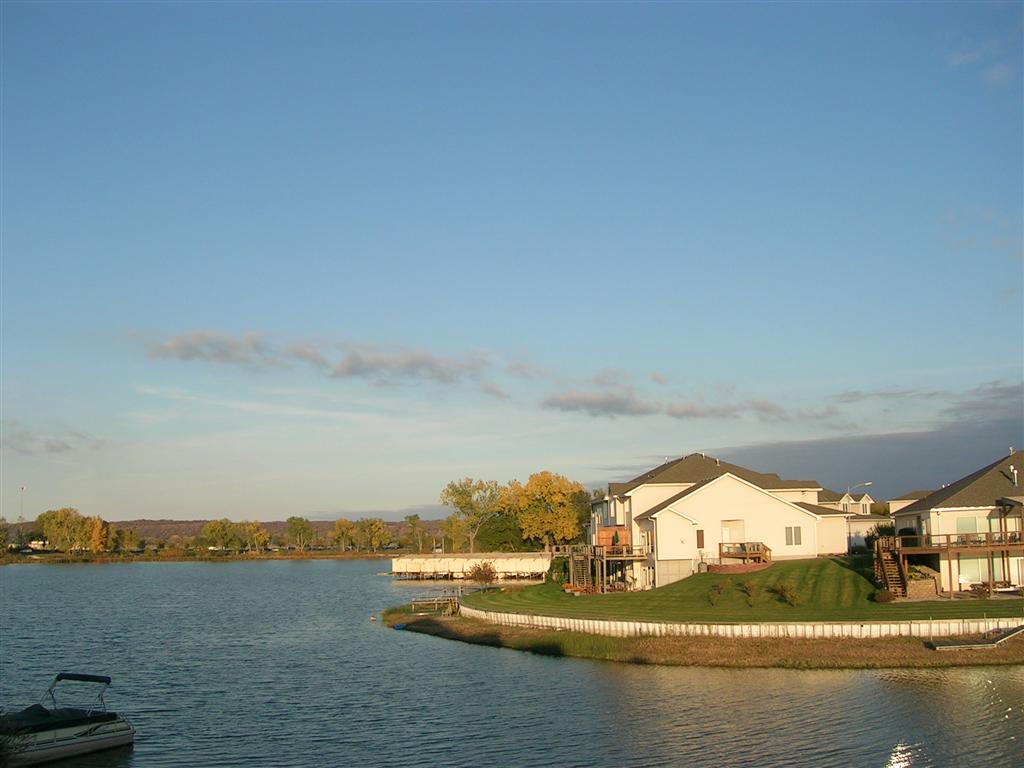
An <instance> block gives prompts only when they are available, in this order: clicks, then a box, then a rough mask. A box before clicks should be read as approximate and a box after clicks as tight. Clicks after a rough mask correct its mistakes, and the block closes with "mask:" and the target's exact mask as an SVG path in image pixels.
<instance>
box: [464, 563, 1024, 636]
mask: <svg viewBox="0 0 1024 768" xmlns="http://www.w3.org/2000/svg"><path fill="white" fill-rule="evenodd" d="M864 570H865V569H864V563H863V562H860V561H853V562H850V561H846V560H841V559H839V558H835V559H829V558H817V559H813V560H789V561H780V562H776V563H775V564H773V565H772V566H771V567H770V568H768V569H767V570H764V571H759V572H757V573H745V574H736V575H729V576H725V575H720V574H708V573H703V574H697V575H694V576H691V577H689V578H687V579H683V580H682V581H678V582H676V583H674V584H669V585H668V586H665V587H662V588H660V589H655V590H650V591H647V592H633V593H612V594H607V595H581V596H578V597H577V596H572V595H568V594H566V593H565V592H563V591H562V589H561V588H560V587H559V586H558V585H556V584H551V583H546V584H543V585H538V586H532V587H523V588H509V589H506V590H504V591H501V592H487V593H477V594H473V595H470V596H468V597H466V598H465V603H466V604H467V605H469V606H471V607H473V608H479V609H481V610H493V611H505V612H512V613H531V614H541V615H548V616H569V617H576V618H590V619H622V620H631V621H693V622H749V621H756V622H775V621H780V622H784V621H909V620H915V619H923V620H927V619H929V618H932V619H944V618H982V617H983V616H990V617H1012V616H1021V619H1022V623H1024V600H1022V599H1019V598H1018V599H1014V600H1007V599H1000V600H934V601H926V602H912V603H888V604H881V603H875V602H873V601H872V600H871V596H872V594H874V592H875V587H874V585H873V584H872V583H871V582H870V581H869V580H868V579H867V578H865V576H864ZM722 582H724V589H723V590H722V592H721V594H719V595H717V596H716V598H715V599H714V604H713V605H712V601H711V599H709V593H711V592H712V587H714V586H715V585H716V584H719V583H722ZM744 582H751V583H752V584H754V585H755V595H754V597H753V599H752V601H751V602H752V603H753V605H749V604H748V602H747V595H746V593H745V592H744V591H743V589H741V587H740V585H741V584H743V583H744ZM782 583H789V584H790V585H793V586H795V587H796V589H797V592H798V596H799V602H798V604H797V605H789V604H788V603H787V602H786V601H785V600H784V599H782V598H781V597H780V596H779V595H778V594H777V593H776V592H775V591H773V587H776V586H777V585H779V584H782Z"/></svg>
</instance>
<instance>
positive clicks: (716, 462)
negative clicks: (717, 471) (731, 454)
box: [715, 459, 722, 467]
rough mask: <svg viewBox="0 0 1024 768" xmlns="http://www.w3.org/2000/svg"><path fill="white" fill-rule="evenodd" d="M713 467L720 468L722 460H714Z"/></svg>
mask: <svg viewBox="0 0 1024 768" xmlns="http://www.w3.org/2000/svg"><path fill="white" fill-rule="evenodd" d="M715 466H716V467H720V466H722V460H721V459H715Z"/></svg>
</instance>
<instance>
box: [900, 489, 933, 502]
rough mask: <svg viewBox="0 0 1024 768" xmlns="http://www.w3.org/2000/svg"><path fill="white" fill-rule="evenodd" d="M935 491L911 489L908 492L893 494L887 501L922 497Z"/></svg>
mask: <svg viewBox="0 0 1024 768" xmlns="http://www.w3.org/2000/svg"><path fill="white" fill-rule="evenodd" d="M931 493H935V491H911V492H910V493H901V494H900V495H899V496H893V497H892V498H891V499H889V501H907V500H908V499H915V500H916V499H923V498H924V497H925V496H927V495H929V494H931Z"/></svg>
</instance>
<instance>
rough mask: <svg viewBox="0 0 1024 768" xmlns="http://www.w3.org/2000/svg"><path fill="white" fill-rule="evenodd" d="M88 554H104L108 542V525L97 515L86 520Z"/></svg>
mask: <svg viewBox="0 0 1024 768" xmlns="http://www.w3.org/2000/svg"><path fill="white" fill-rule="evenodd" d="M86 525H87V527H88V541H89V551H90V552H106V551H107V550H108V549H109V547H108V546H107V543H108V541H109V540H110V525H109V524H108V523H107V522H106V521H104V520H103V518H102V517H99V516H98V515H97V516H96V517H90V518H88V519H87V520H86Z"/></svg>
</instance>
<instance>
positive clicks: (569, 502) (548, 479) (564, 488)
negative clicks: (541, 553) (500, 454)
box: [506, 471, 590, 549]
mask: <svg viewBox="0 0 1024 768" xmlns="http://www.w3.org/2000/svg"><path fill="white" fill-rule="evenodd" d="M506 504H507V505H508V507H509V508H510V509H513V510H515V514H516V518H517V519H518V520H519V527H520V529H521V530H522V532H523V537H524V538H527V539H537V540H539V541H543V542H544V547H545V549H549V548H550V547H551V545H553V544H555V543H557V542H560V541H571V540H572V539H574V538H576V537H577V536H578V535H579V534H580V519H581V517H582V513H581V510H582V509H583V507H589V505H590V494H588V493H587V490H586V488H584V487H583V486H582V485H581V484H580V483H577V482H574V481H572V480H569V479H568V478H567V477H564V476H562V475H557V474H555V473H553V472H547V471H544V472H536V473H534V474H532V475H530V477H529V479H528V480H527V481H526V484H525V485H524V484H522V483H519V482H518V481H515V480H513V481H512V482H511V483H510V484H509V487H508V491H507V495H506Z"/></svg>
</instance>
